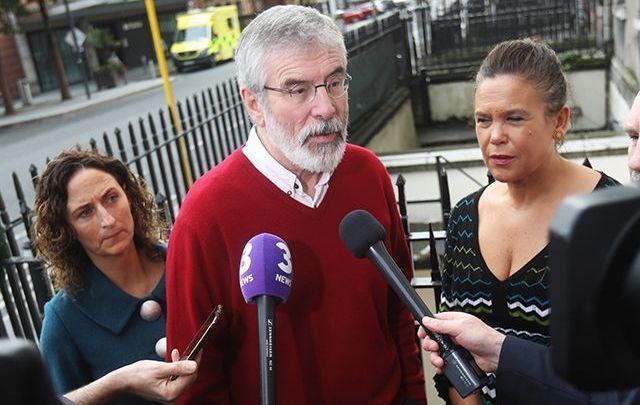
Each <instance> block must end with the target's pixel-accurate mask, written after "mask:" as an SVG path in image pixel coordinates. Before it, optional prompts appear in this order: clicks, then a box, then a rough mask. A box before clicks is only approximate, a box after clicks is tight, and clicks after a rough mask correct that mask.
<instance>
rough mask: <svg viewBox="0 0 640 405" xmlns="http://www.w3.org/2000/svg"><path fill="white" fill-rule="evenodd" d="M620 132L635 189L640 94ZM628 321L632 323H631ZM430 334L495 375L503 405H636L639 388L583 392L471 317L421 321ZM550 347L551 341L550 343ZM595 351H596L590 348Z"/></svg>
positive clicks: (435, 359) (530, 345)
mask: <svg viewBox="0 0 640 405" xmlns="http://www.w3.org/2000/svg"><path fill="white" fill-rule="evenodd" d="M625 132H626V133H627V135H628V136H629V150H628V152H627V158H628V160H627V165H628V166H629V175H630V176H631V181H632V182H633V183H636V184H639V185H640V148H638V147H637V146H638V145H637V143H638V134H640V93H638V94H637V95H636V98H635V100H634V101H633V105H632V106H631V109H630V111H629V116H628V117H627V122H626V123H625ZM631 321H633V320H631ZM423 325H425V326H426V327H427V328H429V330H431V331H432V332H437V333H441V334H445V335H448V336H450V337H451V338H452V339H453V340H454V342H456V343H457V344H458V345H460V346H462V347H464V348H465V349H467V350H468V351H469V352H470V353H471V354H472V355H473V357H474V359H475V360H476V362H477V363H478V366H480V368H482V369H483V370H484V371H485V372H487V373H495V374H496V381H497V387H498V390H500V393H501V395H502V396H501V400H502V401H504V403H507V404H516V403H517V404H521V405H525V404H543V403H544V404H563V405H569V404H587V403H588V404H594V405H632V404H640V388H636V389H630V390H622V391H603V392H594V393H586V392H583V391H580V390H578V389H576V388H575V387H573V386H572V385H570V384H568V383H567V382H565V381H564V380H562V379H561V378H560V377H559V376H558V375H557V374H556V373H555V371H553V369H552V367H551V351H550V349H549V347H547V346H543V345H541V344H537V343H534V342H531V341H527V340H524V339H520V338H518V337H515V336H505V335H504V334H502V333H500V332H498V331H497V330H495V329H493V328H492V327H490V326H488V325H487V324H485V323H484V322H482V321H481V320H480V319H478V318H477V317H475V316H473V315H471V314H467V313H461V312H444V313H440V314H436V315H435V319H434V318H423ZM418 337H420V338H421V339H423V341H422V347H423V348H424V350H426V351H428V352H429V356H430V360H431V364H432V365H433V366H434V367H435V368H436V372H437V373H441V372H442V367H443V366H444V361H443V360H442V357H440V354H439V352H438V350H439V347H438V344H437V343H436V342H435V341H434V340H432V339H430V338H429V337H428V336H427V335H426V333H425V331H424V329H423V328H422V327H421V328H420V330H419V331H418ZM552 343H553V339H552ZM594 349H597V348H594Z"/></svg>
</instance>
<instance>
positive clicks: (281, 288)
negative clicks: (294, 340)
mask: <svg viewBox="0 0 640 405" xmlns="http://www.w3.org/2000/svg"><path fill="white" fill-rule="evenodd" d="M239 280H240V289H241V290H242V295H243V296H244V299H245V301H246V302H247V303H255V304H257V306H258V348H259V352H260V353H259V355H260V385H261V391H260V397H261V401H262V402H261V403H262V404H263V405H267V404H269V405H271V404H275V386H276V385H275V367H276V365H275V357H276V356H275V353H276V347H275V337H276V314H275V307H276V305H277V304H279V303H281V302H285V301H286V300H287V298H288V297H289V292H291V283H292V281H293V268H292V267H291V252H290V251H289V247H288V246H287V244H286V243H285V242H284V241H283V240H282V239H280V238H279V237H277V236H275V235H271V234H269V233H261V234H259V235H256V236H254V237H253V238H251V239H250V240H249V241H248V242H247V244H246V245H245V247H244V250H243V251H242V258H241V259H240V273H239Z"/></svg>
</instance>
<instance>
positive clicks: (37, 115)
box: [0, 78, 173, 130]
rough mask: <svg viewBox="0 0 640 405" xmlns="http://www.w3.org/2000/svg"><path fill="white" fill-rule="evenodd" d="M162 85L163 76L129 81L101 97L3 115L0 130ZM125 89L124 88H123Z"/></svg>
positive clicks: (72, 112) (66, 113) (62, 115)
mask: <svg viewBox="0 0 640 405" xmlns="http://www.w3.org/2000/svg"><path fill="white" fill-rule="evenodd" d="M169 81H173V78H171V79H169ZM158 86H162V78H157V79H150V80H145V81H139V82H133V83H128V84H126V85H124V86H122V87H120V88H115V89H111V90H107V91H111V93H109V94H104V95H102V97H99V98H92V99H90V100H86V99H84V100H78V101H76V103H75V104H67V103H73V102H74V99H72V100H69V101H65V102H61V101H59V102H58V103H56V104H52V105H47V106H37V105H36V106H34V108H33V110H30V111H26V112H24V113H22V114H21V113H20V112H18V113H16V114H15V115H12V116H2V117H0V130H3V129H6V128H14V127H18V126H20V125H23V124H27V123H32V122H39V121H45V120H47V119H50V118H56V117H64V116H66V115H69V114H74V113H77V112H79V111H82V110H85V109H88V108H91V107H94V106H96V105H100V104H104V103H107V102H109V101H113V100H118V99H120V98H123V97H126V96H130V95H132V94H136V93H141V92H143V91H146V90H150V89H153V88H155V87H158ZM121 89H124V90H121ZM96 94H98V95H99V94H100V92H95V93H93V94H92V95H96ZM75 97H76V98H78V97H84V95H82V96H80V95H76V96H75Z"/></svg>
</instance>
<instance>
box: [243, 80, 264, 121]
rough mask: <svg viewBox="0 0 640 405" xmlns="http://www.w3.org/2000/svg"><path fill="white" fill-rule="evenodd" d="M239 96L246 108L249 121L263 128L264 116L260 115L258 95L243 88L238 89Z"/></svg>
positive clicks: (260, 107) (260, 106) (260, 108)
mask: <svg viewBox="0 0 640 405" xmlns="http://www.w3.org/2000/svg"><path fill="white" fill-rule="evenodd" d="M240 95H241V96H242V101H243V102H244V105H245V106H246V107H247V111H248V112H249V117H251V121H253V123H254V125H256V126H258V127H264V114H263V113H262V105H260V101H259V100H258V95H257V94H256V93H254V92H253V91H251V90H249V89H248V88H246V87H244V86H243V87H241V88H240Z"/></svg>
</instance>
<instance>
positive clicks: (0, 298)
mask: <svg viewBox="0 0 640 405" xmlns="http://www.w3.org/2000/svg"><path fill="white" fill-rule="evenodd" d="M150 122H151V121H150ZM202 124H204V125H202ZM141 125H142V124H141ZM194 125H195V126H190V127H189V130H188V131H186V132H187V133H186V134H184V135H182V136H184V137H185V138H184V139H186V138H188V137H189V135H188V134H189V133H191V136H193V137H194V139H192V141H194V143H198V141H197V140H196V132H198V131H197V128H198V127H200V128H203V127H207V126H208V125H207V122H206V121H205V122H204V123H201V124H200V125H197V124H195V121H194ZM116 138H118V135H117V134H116ZM152 138H153V132H152ZM210 141H211V142H212V143H214V144H215V142H214V140H213V139H210ZM205 143H206V140H202V141H200V143H199V144H200V145H201V146H200V147H201V148H203V149H204V148H205V146H204V145H205ZM134 144H135V143H134ZM171 144H175V142H165V143H164V144H159V145H157V146H156V147H155V148H151V147H149V150H145V151H144V152H143V153H139V152H138V153H136V152H134V155H135V157H134V158H133V159H131V160H129V161H127V164H128V166H129V167H130V169H131V170H133V171H134V172H136V173H138V175H140V176H142V177H143V178H145V180H146V181H147V183H148V184H150V185H151V188H152V192H154V193H155V195H156V196H157V198H156V203H158V204H159V205H160V207H161V208H165V209H166V208H167V201H166V199H164V198H163V197H162V194H161V193H160V192H159V191H158V190H159V188H156V187H164V186H165V185H166V184H167V183H170V182H169V181H168V180H169V179H168V176H166V175H164V174H163V175H162V177H163V178H164V179H165V180H166V181H162V182H159V181H158V180H157V179H156V181H155V182H154V181H153V180H152V179H153V176H154V174H152V173H153V170H154V169H153V166H152V165H151V164H147V166H146V168H147V169H148V170H145V167H144V166H140V167H139V166H138V165H141V164H142V161H146V160H147V158H149V157H153V158H159V155H158V154H160V153H166V154H167V156H169V155H171V153H172V152H171V151H170V150H169V149H170V148H171V147H172V146H170V145H171ZM109 145H110V141H108V140H105V143H104V146H105V150H104V151H105V152H106V153H108V154H113V150H112V149H110V146H109ZM143 145H144V142H143ZM92 146H96V144H95V143H93V145H92ZM121 146H122V145H121ZM145 148H146V147H145ZM132 149H135V147H134V146H132ZM163 149H165V150H164V151H163ZM197 153H198V152H197V151H193V153H190V155H191V156H196V155H197ZM120 154H121V156H120V157H121V158H123V157H125V158H126V152H124V149H121V152H120ZM212 157H213V155H212ZM123 160H124V161H126V160H125V159H123ZM159 164H160V166H159V167H163V166H162V164H163V162H162V161H161V160H160V161H159ZM196 167H197V165H196ZM169 168H170V169H171V170H172V171H177V170H174V169H175V167H173V166H169ZM194 168H195V167H194ZM436 170H437V173H438V185H439V190H440V193H439V196H438V197H436V198H430V199H420V200H407V198H406V194H405V184H406V182H405V179H404V177H403V176H402V175H399V176H398V178H397V181H396V187H397V193H398V209H399V212H400V216H401V219H402V224H403V228H404V231H405V235H406V239H407V244H408V246H409V249H410V251H413V249H412V247H413V244H414V243H418V242H428V243H429V246H430V251H429V259H430V260H429V266H428V268H429V269H430V270H431V274H430V276H428V277H414V278H413V279H412V280H411V282H412V285H413V286H414V287H415V288H418V289H419V288H433V289H434V294H435V297H436V303H437V304H438V305H439V302H438V301H439V297H440V287H441V282H440V270H439V265H438V253H437V248H436V241H440V244H442V241H443V240H444V238H445V231H444V230H437V231H435V232H433V231H432V228H431V224H429V232H424V231H419V232H416V231H412V230H411V228H410V221H409V218H408V215H407V211H408V206H409V205H411V204H439V205H440V207H441V210H442V224H441V225H442V226H441V227H442V229H446V226H447V222H448V219H449V213H450V211H451V201H450V197H449V184H448V178H447V172H446V169H445V166H444V160H443V159H442V158H440V157H438V158H437V163H436ZM14 178H15V179H16V181H17V183H16V186H17V187H21V186H20V185H19V181H18V180H17V177H14ZM173 178H174V179H177V178H178V176H173ZM154 183H155V185H153V184H154ZM179 188H180V187H178V189H179ZM165 190H166V189H165ZM177 191H178V192H179V193H181V191H180V190H177ZM185 191H186V189H185ZM20 205H21V207H23V208H24V209H23V210H22V215H21V217H20V218H18V219H16V220H14V221H9V219H8V215H7V212H6V210H5V207H4V202H3V201H2V199H1V197H0V214H1V216H2V224H0V265H1V266H2V267H1V268H2V271H1V272H0V304H1V305H0V315H1V316H0V337H7V336H14V337H22V338H26V339H29V340H32V341H34V342H38V337H39V335H40V331H41V328H42V318H43V314H44V310H43V309H44V304H45V302H46V301H48V300H49V299H50V298H51V297H52V296H53V293H54V291H53V286H52V284H51V281H50V279H49V277H48V275H47V273H46V269H45V266H44V265H43V263H42V262H41V261H39V260H37V259H34V258H32V257H27V256H25V255H24V252H23V250H22V249H21V248H20V247H19V246H18V241H17V239H16V237H15V233H14V228H15V226H16V225H18V224H20V225H22V226H25V228H26V229H27V230H29V229H30V226H31V218H32V212H31V211H30V210H29V208H28V206H27V205H26V201H24V196H23V195H21V202H20ZM177 208H179V204H178V207H176V212H177ZM171 218H175V217H174V211H170V212H168V215H167V219H171ZM27 238H28V239H27V241H26V246H27V247H28V248H29V249H30V247H31V242H30V241H31V235H30V233H28V234H27ZM31 253H32V254H35V252H33V251H31ZM412 256H413V258H414V262H415V261H420V259H421V258H420V257H418V255H415V254H413V253H412Z"/></svg>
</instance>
